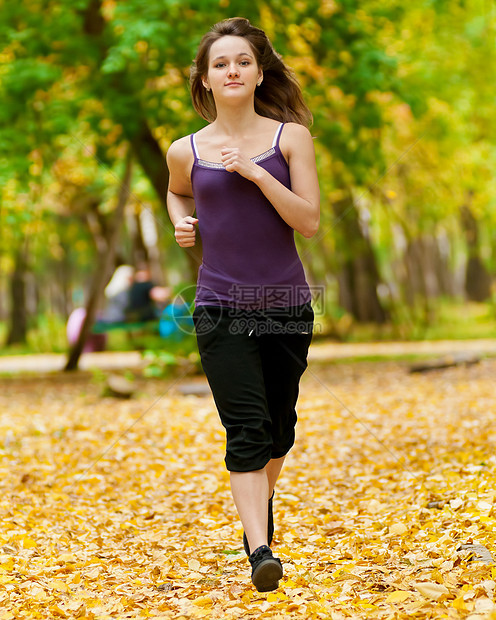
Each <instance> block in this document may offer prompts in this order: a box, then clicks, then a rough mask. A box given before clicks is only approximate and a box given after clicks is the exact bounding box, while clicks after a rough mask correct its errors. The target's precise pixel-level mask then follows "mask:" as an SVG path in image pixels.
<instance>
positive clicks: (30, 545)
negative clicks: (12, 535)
mask: <svg viewBox="0 0 496 620" xmlns="http://www.w3.org/2000/svg"><path fill="white" fill-rule="evenodd" d="M22 546H23V547H24V549H34V548H35V547H36V541H35V540H33V539H32V538H30V537H29V536H25V537H24V538H23V539H22Z"/></svg>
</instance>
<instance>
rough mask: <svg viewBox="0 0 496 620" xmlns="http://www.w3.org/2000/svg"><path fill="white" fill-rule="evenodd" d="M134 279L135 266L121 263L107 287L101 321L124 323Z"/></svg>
mask: <svg viewBox="0 0 496 620" xmlns="http://www.w3.org/2000/svg"><path fill="white" fill-rule="evenodd" d="M133 281H134V267H131V265H119V267H117V269H116V270H115V271H114V274H113V276H112V278H111V279H110V282H109V283H108V284H107V286H106V288H105V310H104V311H103V314H102V316H101V317H100V321H102V322H105V323H123V322H124V321H126V310H127V308H128V306H129V292H130V290H131V286H132V284H133Z"/></svg>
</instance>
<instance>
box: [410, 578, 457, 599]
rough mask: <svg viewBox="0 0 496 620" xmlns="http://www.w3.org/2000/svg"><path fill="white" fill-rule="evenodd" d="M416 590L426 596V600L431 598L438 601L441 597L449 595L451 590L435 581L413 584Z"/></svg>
mask: <svg viewBox="0 0 496 620" xmlns="http://www.w3.org/2000/svg"><path fill="white" fill-rule="evenodd" d="M413 585H414V587H415V588H416V590H418V592H420V594H422V596H425V597H426V598H431V599H433V600H435V601H437V600H438V599H439V598H441V596H443V595H445V594H449V590H448V588H447V587H446V586H443V585H442V584H440V583H435V582H433V581H424V582H419V583H415V584H413Z"/></svg>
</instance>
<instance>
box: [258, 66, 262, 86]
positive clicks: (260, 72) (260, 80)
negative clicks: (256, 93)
mask: <svg viewBox="0 0 496 620" xmlns="http://www.w3.org/2000/svg"><path fill="white" fill-rule="evenodd" d="M262 82H263V71H262V69H260V70H259V72H258V80H257V86H260V85H261V84H262Z"/></svg>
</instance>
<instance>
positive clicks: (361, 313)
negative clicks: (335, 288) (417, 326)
mask: <svg viewBox="0 0 496 620" xmlns="http://www.w3.org/2000/svg"><path fill="white" fill-rule="evenodd" d="M333 210H334V213H335V215H336V224H335V225H336V227H339V231H340V232H341V235H342V242H341V244H340V245H341V248H340V254H341V256H342V259H341V260H342V270H341V273H340V274H339V275H338V281H339V297H340V299H339V301H340V304H341V305H342V306H343V307H344V308H345V309H346V310H347V311H348V312H350V313H351V315H352V316H353V317H354V318H355V319H356V320H357V321H359V322H362V323H366V322H373V323H379V324H380V323H384V322H386V320H387V318H388V317H387V313H386V311H385V310H384V308H383V307H382V304H381V301H380V299H379V296H378V294H377V287H378V285H379V284H380V277H379V271H378V269H377V262H376V259H375V255H374V252H373V250H372V244H371V242H370V239H369V237H368V236H366V235H365V234H364V232H363V230H362V227H361V226H360V220H359V213H358V210H357V208H356V206H355V204H354V202H353V197H352V195H351V192H347V193H346V196H345V197H344V198H343V199H342V200H338V201H336V202H334V203H333Z"/></svg>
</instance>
